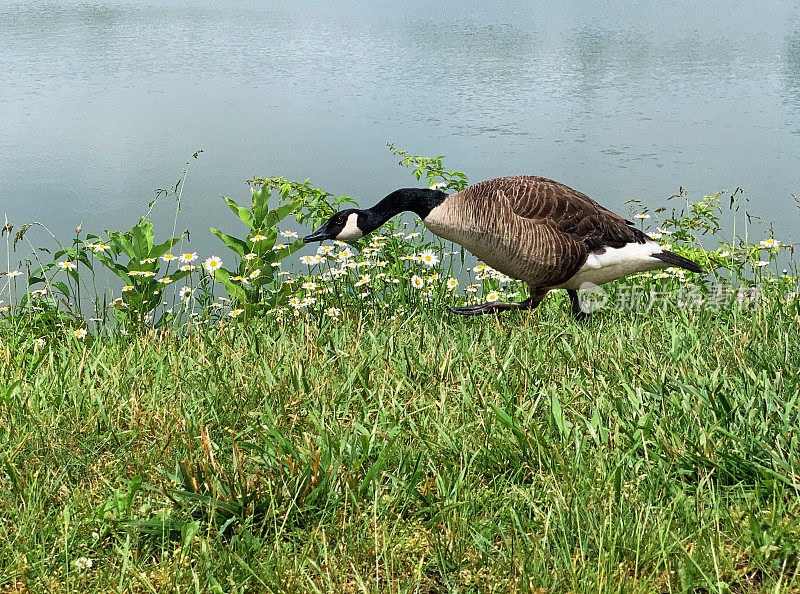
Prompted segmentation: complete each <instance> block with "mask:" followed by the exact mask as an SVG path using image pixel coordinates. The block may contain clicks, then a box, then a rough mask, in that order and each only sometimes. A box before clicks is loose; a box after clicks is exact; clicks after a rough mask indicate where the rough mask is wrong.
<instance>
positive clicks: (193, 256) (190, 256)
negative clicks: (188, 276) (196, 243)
mask: <svg viewBox="0 0 800 594" xmlns="http://www.w3.org/2000/svg"><path fill="white" fill-rule="evenodd" d="M195 260H197V252H191V253H189V252H186V253H185V254H181V262H183V263H184V264H191V263H192V262H194V261H195Z"/></svg>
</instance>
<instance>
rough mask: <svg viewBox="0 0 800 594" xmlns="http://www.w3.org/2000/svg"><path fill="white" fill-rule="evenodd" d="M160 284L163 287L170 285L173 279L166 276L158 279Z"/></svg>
mask: <svg viewBox="0 0 800 594" xmlns="http://www.w3.org/2000/svg"><path fill="white" fill-rule="evenodd" d="M158 282H160V283H161V284H163V285H168V284H170V283H171V282H172V279H171V278H170V277H168V276H165V277H164V278H160V279H158Z"/></svg>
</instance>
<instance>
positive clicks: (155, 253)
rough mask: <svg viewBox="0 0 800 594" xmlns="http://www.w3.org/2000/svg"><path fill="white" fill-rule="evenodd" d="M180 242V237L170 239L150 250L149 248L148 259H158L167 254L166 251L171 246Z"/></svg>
mask: <svg viewBox="0 0 800 594" xmlns="http://www.w3.org/2000/svg"><path fill="white" fill-rule="evenodd" d="M180 240H181V238H180V237H170V238H169V239H168V240H167V241H165V242H164V243H160V244H158V245H154V246H153V247H152V248H150V254H149V256H148V257H149V258H160V257H161V256H163V255H164V254H165V253H167V250H169V249H170V248H172V246H173V245H175V244H176V243H178V242H179V241H180Z"/></svg>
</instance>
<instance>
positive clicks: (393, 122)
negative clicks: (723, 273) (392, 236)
mask: <svg viewBox="0 0 800 594" xmlns="http://www.w3.org/2000/svg"><path fill="white" fill-rule="evenodd" d="M522 4H523V3H518V2H512V1H511V0H508V1H506V2H500V1H486V2H483V3H480V5H479V6H476V7H472V8H468V9H459V10H458V11H456V10H454V9H451V8H448V7H447V6H444V5H442V6H438V5H437V6H430V3H423V2H419V1H409V2H403V3H399V4H398V3H393V2H376V3H368V6H364V5H362V3H357V2H352V1H350V2H347V1H345V2H337V3H330V2H322V1H319V2H298V1H292V2H288V1H286V2H271V3H268V5H267V6H266V7H265V6H264V5H263V4H262V3H259V2H248V1H245V0H222V1H212V0H194V1H190V0H183V1H180V2H175V1H172V0H160V1H155V0H149V1H147V0H144V1H135V0H127V1H116V2H110V1H109V2H94V3H87V2H82V1H78V0H74V1H70V0H60V1H57V0H53V1H26V2H17V3H11V4H9V3H4V4H3V6H2V7H0V130H2V134H3V140H2V142H0V163H1V164H2V167H0V201H1V202H0V206H2V208H0V211H6V212H8V214H9V215H10V216H11V217H12V218H14V219H16V220H17V221H23V220H32V219H41V220H45V221H49V222H54V224H55V225H56V226H58V225H63V227H64V229H69V228H71V227H73V226H74V224H75V223H76V222H79V221H80V220H84V221H86V224H85V227H89V226H93V227H94V228H98V227H102V226H106V227H108V226H117V225H118V224H126V223H132V222H133V221H135V219H136V218H137V217H138V216H139V214H141V212H142V211H143V205H145V204H146V203H147V202H148V201H149V200H150V199H151V197H152V191H153V189H155V188H157V187H165V186H167V185H171V184H172V183H174V180H175V179H176V178H177V177H178V175H179V173H180V171H181V168H182V166H183V163H184V162H185V160H186V158H187V157H188V155H190V154H191V153H192V152H194V150H196V149H197V148H203V149H204V150H205V152H204V153H203V155H202V156H201V159H200V160H199V161H198V162H196V163H192V171H191V172H190V175H189V179H188V182H187V187H186V195H185V196H186V204H185V208H184V212H183V216H184V217H186V224H187V225H188V226H190V227H192V228H193V229H203V228H204V227H207V226H208V225H209V224H210V222H211V220H212V219H211V217H214V218H216V217H217V216H218V215H219V216H222V217H224V216H225V214H224V210H223V209H221V208H220V207H219V198H218V197H219V195H220V194H226V195H230V196H234V197H244V196H246V194H245V192H246V189H245V188H244V186H243V184H242V181H243V180H244V179H245V178H247V177H249V176H250V175H252V174H259V175H273V174H277V175H286V176H289V177H295V178H301V179H302V178H305V177H311V178H312V181H313V182H314V183H315V184H318V185H320V186H324V187H326V188H329V189H330V190H331V191H334V192H337V193H342V194H349V195H352V196H353V197H355V198H356V199H357V200H359V201H360V202H362V203H365V204H366V203H370V202H372V201H373V200H375V199H376V198H378V197H381V196H383V195H385V194H386V193H388V192H389V191H391V190H392V189H394V188H396V187H399V186H404V185H410V184H413V183H415V182H414V180H413V179H412V178H411V177H410V176H409V175H408V173H407V172H405V171H403V170H400V169H399V168H397V167H396V166H395V164H394V162H395V160H394V159H393V158H392V157H391V155H389V154H388V153H387V152H386V150H385V149H384V143H385V142H386V141H393V142H396V143H397V144H398V145H399V146H402V147H407V148H409V149H410V150H412V151H414V152H417V153H422V154H446V155H447V156H448V158H449V160H448V163H449V165H450V166H452V167H457V168H461V169H464V170H466V171H467V172H468V173H469V175H470V178H471V179H472V180H473V181H478V180H480V179H486V178H489V177H495V176H499V175H509V174H514V173H534V174H539V175H545V176H548V177H552V178H555V179H559V180H561V181H564V182H565V183H568V184H570V185H572V186H574V187H577V188H579V189H581V190H582V191H585V192H586V193H588V194H590V195H591V196H593V197H595V198H597V199H598V200H600V201H601V202H603V203H604V204H606V205H608V206H609V207H612V208H614V209H617V210H620V211H625V209H626V207H625V204H624V203H625V201H626V200H627V199H629V198H638V199H641V200H643V201H644V202H645V203H647V204H650V205H651V206H656V205H658V204H661V203H663V200H664V198H665V197H666V196H669V195H671V194H673V193H674V191H675V190H676V189H677V188H678V186H681V185H682V186H684V187H687V188H689V190H690V192H693V193H694V194H695V195H699V194H701V193H710V192H713V191H715V190H718V189H722V188H730V189H733V188H735V187H737V186H741V187H743V188H744V189H745V191H746V192H747V194H748V196H749V197H750V199H751V204H752V205H753V207H754V208H755V209H756V210H757V211H758V212H759V213H760V214H762V215H764V216H765V217H766V218H767V219H770V218H771V219H778V221H777V222H778V230H779V231H780V232H781V233H782V234H783V235H782V239H783V240H784V241H788V240H789V239H790V237H791V233H792V229H793V228H794V227H796V226H797V222H798V216H799V215H798V211H796V209H794V207H793V206H792V204H793V203H792V202H791V198H790V194H791V193H795V194H797V193H800V187H798V186H800V183H799V182H800V180H798V176H797V173H796V171H797V163H798V157H800V147H798V142H797V135H798V134H800V29H798V28H797V26H796V24H794V23H797V22H799V21H798V20H797V17H798V15H799V14H800V11H798V6H797V3H796V2H794V3H792V2H777V1H776V2H772V3H767V4H768V6H765V5H764V4H763V3H762V4H758V5H757V6H756V5H754V6H753V7H752V8H751V7H748V6H745V7H735V6H734V7H732V6H730V5H729V4H728V3H725V4H723V3H721V2H715V3H701V4H700V6H697V3H694V2H688V1H686V2H678V3H660V2H655V1H654V0H652V1H642V2H635V3H634V2H617V3H614V6H613V7H610V8H609V7H607V6H601V5H600V4H601V3H594V2H588V0H587V1H583V2H577V3H570V6H562V5H561V3H547V4H545V3H533V4H524V5H522ZM165 216H166V215H165ZM222 220H226V219H224V218H223V219H222ZM214 222H215V223H216V221H214ZM231 224H232V223H231ZM202 235H203V233H197V234H196V236H202ZM209 242H210V240H209Z"/></svg>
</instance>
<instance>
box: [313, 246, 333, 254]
mask: <svg viewBox="0 0 800 594" xmlns="http://www.w3.org/2000/svg"><path fill="white" fill-rule="evenodd" d="M332 251H333V246H332V245H321V246H319V247H317V255H318V256H327V255H328V254H330V253H331V252H332Z"/></svg>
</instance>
